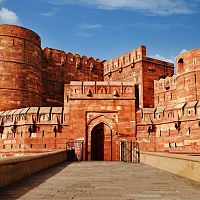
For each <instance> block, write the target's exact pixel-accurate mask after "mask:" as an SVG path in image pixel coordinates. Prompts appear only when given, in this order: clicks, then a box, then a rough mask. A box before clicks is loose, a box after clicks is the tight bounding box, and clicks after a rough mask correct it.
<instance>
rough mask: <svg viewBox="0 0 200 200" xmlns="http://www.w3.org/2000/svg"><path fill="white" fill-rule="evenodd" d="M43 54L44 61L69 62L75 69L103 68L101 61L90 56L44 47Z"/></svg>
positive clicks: (63, 63)
mask: <svg viewBox="0 0 200 200" xmlns="http://www.w3.org/2000/svg"><path fill="white" fill-rule="evenodd" d="M43 56H44V59H45V60H46V62H56V63H58V64H60V65H65V64H71V65H74V67H75V68H76V69H81V68H89V69H90V71H92V70H103V65H102V61H100V60H99V59H94V58H92V57H90V58H87V57H86V56H80V55H79V54H72V53H70V52H69V53H65V52H64V51H61V50H57V49H52V48H45V49H44V50H43Z"/></svg>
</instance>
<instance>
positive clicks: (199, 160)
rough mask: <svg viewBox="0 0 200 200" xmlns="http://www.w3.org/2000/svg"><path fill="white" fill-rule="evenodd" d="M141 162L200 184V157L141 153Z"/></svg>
mask: <svg viewBox="0 0 200 200" xmlns="http://www.w3.org/2000/svg"><path fill="white" fill-rule="evenodd" d="M141 162H142V163H145V164H148V165H151V166H153V167H157V168H159V169H162V170H166V171H168V172H171V173H173V174H176V175H179V176H183V177H186V178H189V179H192V180H195V181H198V182H200V155H199V156H198V155H192V154H191V155H186V154H185V155H183V154H169V153H156V152H141Z"/></svg>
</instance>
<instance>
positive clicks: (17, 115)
mask: <svg viewBox="0 0 200 200" xmlns="http://www.w3.org/2000/svg"><path fill="white" fill-rule="evenodd" d="M62 115H63V107H27V108H20V109H13V110H6V111H1V112H0V127H4V128H5V127H7V128H10V131H12V130H11V129H12V128H15V129H16V128H17V126H20V125H27V124H29V125H32V124H52V125H53V124H60V123H62V122H63V121H62V119H63V117H62ZM1 134H3V133H1Z"/></svg>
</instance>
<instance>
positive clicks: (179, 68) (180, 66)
mask: <svg viewBox="0 0 200 200" xmlns="http://www.w3.org/2000/svg"><path fill="white" fill-rule="evenodd" d="M183 64H184V61H183V58H180V59H179V60H178V71H179V72H183V71H184V68H183Z"/></svg>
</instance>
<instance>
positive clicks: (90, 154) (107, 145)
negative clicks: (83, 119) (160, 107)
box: [86, 113, 118, 161]
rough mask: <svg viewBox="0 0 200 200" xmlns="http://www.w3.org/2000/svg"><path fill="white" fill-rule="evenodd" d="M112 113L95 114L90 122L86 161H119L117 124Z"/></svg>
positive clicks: (87, 135)
mask: <svg viewBox="0 0 200 200" xmlns="http://www.w3.org/2000/svg"><path fill="white" fill-rule="evenodd" d="M114 116H116V113H113V117H112V116H111V114H110V113H103V114H101V113H99V115H98V114H97V113H95V115H94V116H92V117H91V114H90V120H88V123H87V131H86V141H87V142H86V159H87V160H105V161H112V160H116V159H117V155H118V154H117V146H116V142H117V134H116V133H117V132H118V131H117V130H118V128H117V123H116V121H115V119H114Z"/></svg>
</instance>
